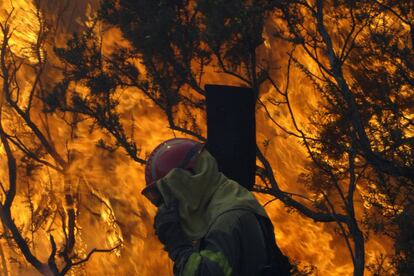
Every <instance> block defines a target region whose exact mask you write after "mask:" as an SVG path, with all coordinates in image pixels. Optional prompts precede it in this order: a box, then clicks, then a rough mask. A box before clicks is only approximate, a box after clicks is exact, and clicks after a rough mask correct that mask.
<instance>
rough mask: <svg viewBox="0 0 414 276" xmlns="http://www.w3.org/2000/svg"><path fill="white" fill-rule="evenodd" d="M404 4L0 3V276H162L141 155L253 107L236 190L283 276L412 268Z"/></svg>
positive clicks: (408, 12) (412, 53) (410, 57)
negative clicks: (256, 209)
mask: <svg viewBox="0 0 414 276" xmlns="http://www.w3.org/2000/svg"><path fill="white" fill-rule="evenodd" d="M413 22H414V3H413V2H412V1H410V0H402V1H394V0H378V1H376V0H375V1H333V0H332V1H323V0H310V1H306V0H295V1H283V0H278V1H264V0H251V1H240V0H238V1H233V0H226V1H224V0H198V1H164V0H156V1H155V0H142V1H132V0H114V1H110V0H103V1H97V0H89V1H81V0H76V1H71V0H66V1H42V0H33V1H22V0H10V1H2V2H0V84H1V91H0V92H1V93H0V139H1V143H0V184H1V186H0V187H1V190H0V217H1V226H0V229H1V231H0V234H1V235H0V267H1V273H2V274H3V275H37V274H39V273H41V274H44V275H64V274H69V275H116V274H119V275H171V273H172V272H171V271H172V267H171V264H170V262H169V260H168V257H167V256H166V254H165V253H164V252H163V250H162V245H161V244H160V243H159V242H158V240H157V239H156V237H155V235H154V232H153V228H152V219H153V216H154V213H155V211H156V210H155V207H153V206H152V205H151V204H150V202H148V201H147V200H146V199H145V198H144V197H143V196H142V195H141V194H140V191H141V189H142V188H143V187H144V175H143V165H144V164H145V160H146V157H147V155H148V153H149V152H150V151H151V150H152V148H153V147H154V146H156V145H157V144H159V143H160V142H161V141H163V140H165V139H168V138H170V137H174V136H180V137H189V138H192V139H196V140H199V141H205V140H206V123H205V110H206V108H205V95H206V91H205V89H204V85H205V84H210V83H213V84H227V85H236V86H241V87H250V88H251V89H252V90H253V92H254V94H255V98H256V120H257V149H256V157H257V166H256V183H255V185H254V187H253V191H255V195H256V196H257V198H258V199H259V200H260V201H261V202H262V203H263V204H264V205H265V206H266V210H267V212H268V213H269V215H270V217H271V218H272V221H273V223H274V225H275V231H276V238H277V241H278V244H279V246H280V247H281V249H282V250H283V252H284V254H285V255H287V256H289V258H290V259H291V261H292V262H294V263H295V272H294V273H295V275H351V274H353V275H363V274H364V273H365V274H368V275H410V273H411V271H412V270H413V268H414V263H413V262H414V246H413V244H414V236H413V233H414V225H413V221H414V207H413V206H414V205H413V195H414V92H413V91H414V90H413V88H414V23H413Z"/></svg>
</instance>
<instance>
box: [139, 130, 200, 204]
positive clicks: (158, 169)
mask: <svg viewBox="0 0 414 276" xmlns="http://www.w3.org/2000/svg"><path fill="white" fill-rule="evenodd" d="M203 148H204V144H202V143H200V142H197V141H194V140H191V139H187V138H173V139H170V140H167V141H165V142H162V143H161V144H159V145H158V146H157V147H156V148H155V149H154V150H153V151H152V152H151V154H150V155H149V157H148V159H147V164H146V166H145V182H146V187H145V188H144V189H143V190H142V194H143V195H144V196H146V197H147V198H148V199H149V200H150V201H151V202H152V203H154V204H155V205H159V204H160V203H161V201H162V196H161V194H160V193H159V191H158V189H157V187H156V186H155V182H156V181H157V180H159V179H161V178H163V177H164V176H166V175H167V174H168V173H169V172H170V171H171V170H172V169H174V168H182V169H187V170H192V169H193V167H194V165H195V162H196V160H197V157H198V156H199V155H200V153H201V151H202V150H203Z"/></svg>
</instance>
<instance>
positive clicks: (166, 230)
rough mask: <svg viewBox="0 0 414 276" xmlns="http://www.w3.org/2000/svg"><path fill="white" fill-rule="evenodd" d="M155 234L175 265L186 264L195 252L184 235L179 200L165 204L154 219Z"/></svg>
mask: <svg viewBox="0 0 414 276" xmlns="http://www.w3.org/2000/svg"><path fill="white" fill-rule="evenodd" d="M154 229H155V234H156V235H157V236H158V239H159V240H160V241H161V243H162V244H164V249H165V251H167V252H168V256H169V257H170V258H171V260H173V261H174V263H175V265H177V264H179V263H181V262H186V261H187V258H188V257H189V256H190V255H191V254H192V253H193V252H194V249H193V246H192V243H191V241H190V239H189V238H188V237H187V235H186V234H185V233H184V231H183V229H182V228H181V225H180V216H179V213H178V200H174V201H172V202H171V203H170V204H169V205H166V204H165V203H163V204H162V205H161V206H160V207H159V208H158V212H157V214H156V216H155V219H154Z"/></svg>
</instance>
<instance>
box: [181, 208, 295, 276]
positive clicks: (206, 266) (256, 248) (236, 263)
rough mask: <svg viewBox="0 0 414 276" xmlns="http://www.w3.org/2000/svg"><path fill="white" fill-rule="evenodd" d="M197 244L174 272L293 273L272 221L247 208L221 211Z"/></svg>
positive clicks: (216, 275)
mask: <svg viewBox="0 0 414 276" xmlns="http://www.w3.org/2000/svg"><path fill="white" fill-rule="evenodd" d="M195 248H196V251H195V252H194V253H193V254H192V255H190V257H189V258H188V259H187V262H185V263H182V264H179V265H176V267H175V269H174V271H175V275H180V276H187V275H200V276H201V275H202V276H207V275H211V276H213V275H214V276H220V275H223V276H227V275H235V276H236V275H237V276H238V275H240V276H253V275H290V274H289V272H288V271H289V268H290V265H289V262H288V260H287V258H286V257H285V256H283V254H282V253H281V252H280V250H279V249H278V248H277V246H276V244H275V242H274V238H273V227H272V226H271V223H270V221H269V220H268V219H267V218H264V217H260V216H257V215H256V214H254V213H252V212H249V211H246V210H231V211H228V212H226V213H223V214H222V215H220V216H219V217H218V218H217V219H216V220H215V221H214V223H213V224H212V225H211V227H210V229H209V231H208V232H207V234H206V236H205V237H203V238H202V239H201V240H200V241H199V242H198V243H197V244H195ZM180 266H181V267H180Z"/></svg>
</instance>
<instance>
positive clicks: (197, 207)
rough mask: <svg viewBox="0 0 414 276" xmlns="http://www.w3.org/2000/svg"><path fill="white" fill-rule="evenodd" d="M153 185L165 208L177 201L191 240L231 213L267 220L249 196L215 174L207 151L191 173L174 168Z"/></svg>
mask: <svg viewBox="0 0 414 276" xmlns="http://www.w3.org/2000/svg"><path fill="white" fill-rule="evenodd" d="M156 185H157V187H158V189H159V191H160V192H161V194H162V196H163V198H164V202H165V204H166V205H168V204H169V203H170V202H171V201H172V200H173V199H174V198H176V199H178V202H179V213H180V218H181V226H182V227H183V230H184V231H185V233H186V234H187V235H188V236H189V237H190V238H191V239H192V240H196V239H199V238H201V237H203V236H204V235H205V234H206V233H207V231H208V229H209V227H210V225H211V224H212V223H213V222H214V220H215V219H216V218H217V217H218V216H219V215H221V214H223V213H224V212H227V211H230V210H235V209H244V210H249V211H251V212H253V213H256V214H258V215H260V216H264V217H267V215H266V212H265V210H264V208H263V207H262V206H261V205H260V204H259V203H258V202H257V200H256V199H255V198H254V196H253V194H252V193H250V192H249V191H248V190H247V189H245V188H244V187H242V186H241V185H239V184H238V183H237V182H235V181H233V180H231V179H228V178H227V177H226V176H225V175H224V174H222V173H221V172H219V171H218V168H217V162H216V160H215V159H214V157H213V156H211V155H210V153H209V152H208V151H207V150H204V151H203V152H202V153H201V155H200V157H199V158H198V160H197V162H196V164H195V168H194V174H192V173H190V172H189V171H187V170H183V169H178V168H177V169H173V170H171V171H170V172H169V173H168V174H167V175H166V176H165V177H164V178H162V179H160V180H158V181H157V183H156Z"/></svg>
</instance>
